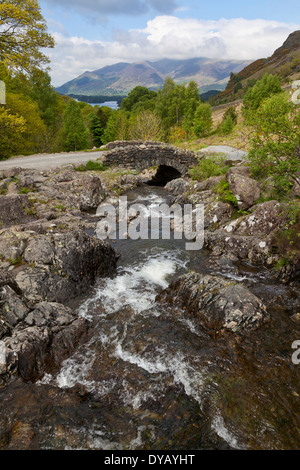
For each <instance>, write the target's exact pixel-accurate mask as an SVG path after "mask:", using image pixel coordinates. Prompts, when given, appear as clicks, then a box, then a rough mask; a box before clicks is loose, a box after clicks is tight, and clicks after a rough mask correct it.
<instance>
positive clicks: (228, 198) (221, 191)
mask: <svg viewBox="0 0 300 470" xmlns="http://www.w3.org/2000/svg"><path fill="white" fill-rule="evenodd" d="M215 192H216V193H217V194H218V197H219V200H220V201H222V202H226V203H227V204H232V205H233V206H234V207H238V201H237V198H236V197H235V196H234V195H233V193H232V191H231V189H230V186H229V183H228V181H226V180H225V179H224V180H222V181H220V183H218V184H217V185H216V187H215Z"/></svg>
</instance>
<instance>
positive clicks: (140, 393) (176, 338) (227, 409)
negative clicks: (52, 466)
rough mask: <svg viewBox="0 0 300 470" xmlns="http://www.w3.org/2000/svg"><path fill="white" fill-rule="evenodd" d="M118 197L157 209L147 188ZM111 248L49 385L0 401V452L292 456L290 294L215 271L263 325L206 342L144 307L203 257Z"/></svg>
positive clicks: (178, 320)
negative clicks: (259, 309) (112, 265)
mask: <svg viewBox="0 0 300 470" xmlns="http://www.w3.org/2000/svg"><path fill="white" fill-rule="evenodd" d="M127 196H128V201H129V202H141V203H147V204H148V205H150V206H151V205H154V204H157V203H161V202H163V201H166V202H168V195H167V193H166V191H165V190H164V189H162V188H157V187H156V188H153V187H143V188H142V189H141V188H140V189H138V190H135V191H133V192H131V193H129V194H128V195H127ZM113 243H114V246H115V248H116V250H117V251H118V252H119V253H120V255H121V256H120V260H119V264H118V272H117V275H116V276H115V277H114V278H112V279H110V278H109V279H102V280H99V281H98V283H97V285H95V286H94V287H93V289H92V290H91V292H89V294H88V295H87V296H86V297H85V298H83V299H81V300H80V302H79V303H77V305H76V308H77V310H78V314H79V315H80V316H82V317H85V318H87V319H88V321H89V323H90V326H91V332H92V334H91V335H90V338H89V340H88V342H87V343H86V344H84V345H83V346H81V347H80V348H79V349H78V350H77V351H76V353H75V354H74V355H73V356H72V357H70V358H69V359H67V360H66V361H64V363H63V364H62V366H61V369H60V370H59V371H58V372H57V373H55V374H46V375H45V376H44V377H43V378H42V379H41V380H40V381H39V382H37V383H35V384H30V383H24V382H22V381H17V382H15V383H13V384H11V385H10V386H8V387H7V388H6V389H4V390H3V391H2V392H1V393H0V400H1V404H0V424H1V428H2V430H3V429H7V433H6V434H5V433H3V432H2V442H1V439H0V445H2V448H12V449H13V448H29V449H30V448H33V449H38V448H41V449H105V450H107V449H109V450H120V449H157V450H164V449H177V450H181V449H248V448H255V449H259V448H262V449H269V448H280V449H281V448H285V449H292V448H297V447H298V448H299V444H300V419H299V395H300V389H299V368H300V365H299V366H297V365H294V364H293V363H292V361H291V355H292V350H291V344H292V342H293V341H294V340H297V339H300V328H299V324H298V323H294V324H293V323H292V322H291V315H292V314H294V313H297V291H296V290H295V289H293V288H290V287H287V286H283V285H278V284H276V283H274V281H271V280H270V279H269V280H268V277H267V274H266V273H265V272H264V271H263V270H261V269H260V270H259V269H255V268H253V267H252V266H236V267H235V271H232V267H231V268H230V269H229V270H226V269H224V272H222V274H223V275H225V276H229V277H232V278H234V279H235V280H237V281H243V282H245V283H246V284H247V285H248V286H249V288H251V290H252V291H253V292H254V293H256V294H257V295H258V296H260V297H261V298H262V300H263V301H265V302H266V303H267V305H268V307H269V308H271V310H272V322H271V325H268V327H264V328H261V329H260V331H259V332H258V333H256V334H253V335H251V336H249V337H246V338H242V339H241V338H239V337H236V336H235V335H228V336H226V335H225V336H222V337H218V336H217V335H212V334H208V332H206V331H204V330H202V329H201V328H200V327H199V325H197V323H196V321H195V320H194V319H193V318H190V317H188V316H187V314H186V313H185V312H184V311H183V310H182V309H180V308H179V307H178V308H176V307H175V308H174V306H172V307H170V306H168V305H164V304H161V303H159V302H156V300H155V299H156V296H157V294H159V292H161V291H162V290H163V289H165V288H166V287H167V286H168V285H169V283H170V281H171V280H172V279H173V278H175V277H177V276H178V275H180V274H182V273H185V272H187V271H189V270H194V271H197V272H201V273H209V272H212V268H211V267H210V265H209V262H208V255H207V254H206V253H205V251H204V250H201V251H186V250H185V241H184V240H153V241H151V240H137V241H131V240H123V241H115V242H113ZM73 307H75V306H74V304H73ZM291 324H293V327H292V328H291Z"/></svg>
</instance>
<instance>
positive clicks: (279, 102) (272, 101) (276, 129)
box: [249, 93, 300, 194]
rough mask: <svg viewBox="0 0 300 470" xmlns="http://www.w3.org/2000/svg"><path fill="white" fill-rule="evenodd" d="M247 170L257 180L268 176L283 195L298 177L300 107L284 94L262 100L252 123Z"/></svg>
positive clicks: (299, 165)
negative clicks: (248, 169) (248, 167)
mask: <svg viewBox="0 0 300 470" xmlns="http://www.w3.org/2000/svg"><path fill="white" fill-rule="evenodd" d="M252 127H253V132H254V134H253V138H252V142H251V150H250V152H249V162H250V168H251V171H252V173H253V174H254V175H256V176H258V177H264V178H265V177H268V176H271V177H272V178H273V180H274V183H275V187H276V188H277V190H278V191H279V192H281V193H282V194H285V193H286V192H287V191H289V189H290V188H291V186H292V185H293V183H294V182H295V181H296V180H297V177H299V170H300V108H299V105H294V104H293V103H291V102H290V101H289V97H288V95H287V94H286V93H279V94H275V95H273V96H271V97H270V98H267V99H265V100H264V101H263V102H262V103H261V105H260V107H259V108H258V109H257V112H256V117H255V119H254V118H253V120H252Z"/></svg>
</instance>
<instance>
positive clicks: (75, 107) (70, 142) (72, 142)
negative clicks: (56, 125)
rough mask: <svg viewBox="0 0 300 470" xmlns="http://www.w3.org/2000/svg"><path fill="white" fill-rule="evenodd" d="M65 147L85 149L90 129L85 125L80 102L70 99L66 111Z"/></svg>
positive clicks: (68, 148) (67, 148) (68, 149)
mask: <svg viewBox="0 0 300 470" xmlns="http://www.w3.org/2000/svg"><path fill="white" fill-rule="evenodd" d="M64 137H65V149H66V150H67V151H70V150H75V151H76V150H84V149H86V148H87V147H88V143H89V131H88V129H87V128H86V127H85V125H84V122H83V119H82V115H81V110H80V106H79V104H78V103H77V102H76V101H75V100H70V101H69V102H68V104H67V106H66V109H65V112H64Z"/></svg>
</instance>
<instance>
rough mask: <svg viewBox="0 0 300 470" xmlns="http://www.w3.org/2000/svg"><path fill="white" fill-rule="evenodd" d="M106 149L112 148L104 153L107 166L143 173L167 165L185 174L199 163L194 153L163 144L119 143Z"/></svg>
mask: <svg viewBox="0 0 300 470" xmlns="http://www.w3.org/2000/svg"><path fill="white" fill-rule="evenodd" d="M126 144H127V145H126ZM106 147H108V148H110V150H109V151H107V152H104V161H105V163H106V164H107V165H118V166H123V167H127V168H133V169H137V170H141V171H142V170H145V169H146V168H151V167H153V166H159V165H166V166H171V167H173V168H175V169H176V170H178V171H179V172H180V173H181V174H185V173H186V172H187V171H188V169H189V168H190V167H191V166H192V165H195V164H197V162H198V159H197V156H196V155H195V153H194V152H191V151H186V150H182V149H179V148H178V147H175V146H173V145H169V144H164V143H161V142H152V141H148V142H143V143H141V142H140V141H128V142H125V141H118V142H112V143H111V144H108V145H107V146H106Z"/></svg>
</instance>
